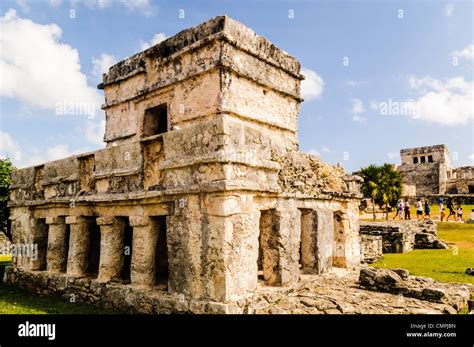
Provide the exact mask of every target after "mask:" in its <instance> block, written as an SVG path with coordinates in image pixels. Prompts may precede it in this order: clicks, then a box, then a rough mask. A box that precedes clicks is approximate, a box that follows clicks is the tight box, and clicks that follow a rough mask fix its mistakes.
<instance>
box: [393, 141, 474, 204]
mask: <svg viewBox="0 0 474 347" xmlns="http://www.w3.org/2000/svg"><path fill="white" fill-rule="evenodd" d="M400 157H401V165H400V166H398V170H399V171H400V172H401V174H402V176H403V183H404V187H403V194H402V195H403V196H425V195H437V194H441V195H443V194H474V166H464V167H459V168H454V167H453V166H451V162H450V155H449V151H448V148H447V146H446V145H436V146H426V147H416V148H407V149H402V150H400Z"/></svg>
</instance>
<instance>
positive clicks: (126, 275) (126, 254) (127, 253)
mask: <svg viewBox="0 0 474 347" xmlns="http://www.w3.org/2000/svg"><path fill="white" fill-rule="evenodd" d="M123 221H124V222H125V227H124V230H123V266H122V272H121V273H120V278H121V279H122V280H124V281H125V282H127V283H130V270H131V267H132V252H133V249H132V243H133V228H132V227H131V226H130V223H129V221H128V218H123Z"/></svg>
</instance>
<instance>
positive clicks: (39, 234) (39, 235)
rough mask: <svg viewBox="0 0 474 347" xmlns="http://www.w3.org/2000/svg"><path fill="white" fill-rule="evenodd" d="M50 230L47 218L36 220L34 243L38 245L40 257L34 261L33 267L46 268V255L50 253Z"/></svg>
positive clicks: (42, 269)
mask: <svg viewBox="0 0 474 347" xmlns="http://www.w3.org/2000/svg"><path fill="white" fill-rule="evenodd" d="M48 231H49V226H48V224H46V218H39V219H37V220H36V225H35V231H34V240H33V243H34V244H36V245H38V258H37V260H36V261H33V263H36V264H33V268H35V269H37V270H40V271H45V270H46V255H47V253H48Z"/></svg>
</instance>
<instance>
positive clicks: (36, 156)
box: [14, 144, 85, 168]
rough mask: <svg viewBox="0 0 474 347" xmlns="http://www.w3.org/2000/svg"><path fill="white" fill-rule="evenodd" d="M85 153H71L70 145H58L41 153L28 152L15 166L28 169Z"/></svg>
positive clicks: (75, 151) (82, 150)
mask: <svg viewBox="0 0 474 347" xmlns="http://www.w3.org/2000/svg"><path fill="white" fill-rule="evenodd" d="M83 152H85V150H84V149H76V150H73V151H71V150H70V149H69V145H67V144H57V145H54V146H51V147H48V148H47V149H46V150H45V151H41V152H40V151H39V150H38V149H32V150H30V152H26V153H25V154H24V155H22V158H21V160H19V161H17V162H14V164H15V166H17V167H18V168H22V167H28V166H33V165H39V164H44V163H47V162H49V161H53V160H58V159H64V158H67V157H70V156H72V155H76V154H80V153H83Z"/></svg>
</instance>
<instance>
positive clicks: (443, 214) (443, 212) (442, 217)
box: [439, 207, 446, 221]
mask: <svg viewBox="0 0 474 347" xmlns="http://www.w3.org/2000/svg"><path fill="white" fill-rule="evenodd" d="M439 215H440V217H441V221H443V220H444V217H445V216H446V212H445V211H444V207H442V208H441V210H440V212H439Z"/></svg>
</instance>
